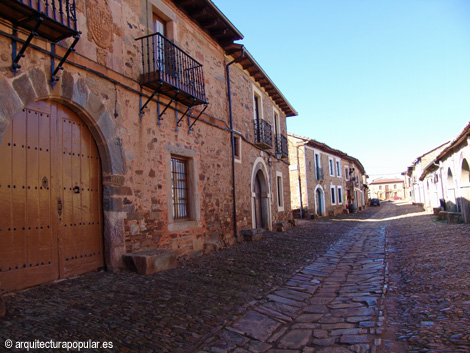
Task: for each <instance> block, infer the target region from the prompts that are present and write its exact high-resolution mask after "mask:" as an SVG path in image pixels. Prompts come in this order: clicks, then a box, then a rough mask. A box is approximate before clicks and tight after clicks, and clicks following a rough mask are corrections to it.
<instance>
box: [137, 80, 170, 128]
mask: <svg viewBox="0 0 470 353" xmlns="http://www.w3.org/2000/svg"><path fill="white" fill-rule="evenodd" d="M161 87H162V83H160V86H159V87H158V88H157V89H156V90H155V91H153V92H152V94H151V95H150V97H149V98H148V99H147V101H146V102H145V103H144V105H142V85H140V99H139V117H140V118H141V119H142V117H143V116H144V113H145V112H144V109H145V108H147V105H148V104H149V103H150V101H151V100H153V97H155V95H157V97H158V92H159V91H160V88H161ZM165 110H166V109H165ZM157 112H158V124H159V125H160V120H162V119H161V116H162V115H163V113H164V112H165V111H163V113H162V114H160V105H159V104H158V99H157Z"/></svg>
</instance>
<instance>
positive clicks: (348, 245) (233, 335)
mask: <svg viewBox="0 0 470 353" xmlns="http://www.w3.org/2000/svg"><path fill="white" fill-rule="evenodd" d="M384 205H385V206H383V207H382V208H381V209H380V210H379V211H378V212H376V213H374V214H373V215H371V217H370V218H368V219H364V220H362V221H363V222H357V220H355V221H356V222H357V223H358V224H356V225H355V226H354V228H353V229H351V230H350V231H348V232H347V233H345V234H344V235H343V237H342V238H341V239H340V240H339V241H338V242H336V243H335V244H334V245H333V246H332V247H331V248H330V249H329V250H328V251H327V252H325V253H324V254H323V255H322V256H320V257H319V258H317V259H316V260H315V261H314V262H313V263H311V264H309V265H308V266H306V267H304V268H303V269H302V270H300V271H299V272H298V273H297V274H296V275H295V276H293V277H292V278H291V279H290V280H289V281H288V282H286V283H285V284H284V285H283V286H281V287H279V288H278V289H276V290H275V291H273V292H272V293H270V294H268V295H267V296H266V297H264V298H263V299H262V300H260V301H258V302H257V303H255V304H254V305H252V306H251V307H249V308H248V311H247V312H246V313H245V314H244V315H243V316H242V317H241V318H237V319H236V320H235V321H233V322H232V323H230V324H229V325H227V326H225V327H224V328H223V329H222V330H220V331H219V332H218V333H217V335H214V336H212V337H210V338H209V339H208V340H207V341H206V342H205V343H204V344H203V345H202V346H201V347H199V349H198V350H195V351H197V352H199V353H203V352H233V353H249V352H266V351H267V352H268V353H301V352H302V353H311V352H324V353H327V352H338V353H341V352H375V350H376V346H378V345H380V344H381V338H380V334H381V333H382V330H383V328H382V326H383V322H384V315H383V309H384V296H385V294H386V289H387V268H386V259H385V250H386V249H385V244H386V242H385V231H386V229H387V227H388V226H389V225H390V222H389V221H387V220H384V219H385V218H387V217H391V216H393V215H394V214H395V212H396V207H395V206H392V205H391V204H384ZM336 221H337V222H341V223H347V222H348V221H350V220H349V219H339V220H336ZM356 222H355V223H356ZM332 227H335V225H332Z"/></svg>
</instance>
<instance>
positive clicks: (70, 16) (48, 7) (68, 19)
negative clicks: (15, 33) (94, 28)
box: [1, 0, 77, 31]
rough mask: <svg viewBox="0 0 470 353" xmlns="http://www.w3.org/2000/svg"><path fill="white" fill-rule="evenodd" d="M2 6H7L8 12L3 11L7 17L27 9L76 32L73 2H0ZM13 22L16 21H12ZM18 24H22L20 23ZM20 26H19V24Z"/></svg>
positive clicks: (39, 0) (56, 0)
mask: <svg viewBox="0 0 470 353" xmlns="http://www.w3.org/2000/svg"><path fill="white" fill-rule="evenodd" d="M1 2H3V3H4V6H9V7H10V10H8V9H5V14H6V15H7V17H8V16H9V15H10V14H11V13H12V12H13V11H18V9H20V8H21V7H23V8H29V9H30V10H33V11H34V12H37V13H40V14H41V15H45V16H46V17H47V18H49V19H53V20H54V21H56V22H58V23H60V24H61V25H63V26H66V27H68V28H70V29H73V30H74V31H77V13H76V7H75V0H2V1H1ZM13 20H14V21H15V20H17V19H15V18H14V19H13ZM20 22H24V20H23V21H20ZM20 25H21V24H20Z"/></svg>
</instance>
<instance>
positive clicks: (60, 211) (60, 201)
mask: <svg viewBox="0 0 470 353" xmlns="http://www.w3.org/2000/svg"><path fill="white" fill-rule="evenodd" d="M57 213H58V214H59V216H61V215H62V200H61V199H58V200H57Z"/></svg>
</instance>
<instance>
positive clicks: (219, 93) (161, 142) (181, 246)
mask: <svg viewBox="0 0 470 353" xmlns="http://www.w3.org/2000/svg"><path fill="white" fill-rule="evenodd" d="M77 3H78V21H79V30H80V31H82V34H81V39H80V41H79V42H78V45H77V47H76V49H77V50H76V52H75V53H73V54H72V55H71V56H70V57H69V61H70V63H66V64H65V65H64V70H63V71H61V72H60V73H59V76H60V80H59V81H58V83H57V85H56V86H55V88H52V87H51V86H50V85H49V84H48V83H47V81H48V80H49V76H50V56H49V55H48V52H49V51H50V48H51V45H50V44H49V43H46V42H45V41H43V40H41V39H33V41H32V43H33V44H34V45H35V46H37V48H34V47H31V48H28V49H27V51H26V57H25V58H23V59H21V62H20V64H21V65H22V67H21V70H20V72H18V73H17V74H16V76H14V75H13V73H12V72H11V71H10V70H9V69H8V67H9V66H10V65H11V39H10V38H8V37H6V36H3V35H0V53H2V54H0V64H1V67H2V70H1V71H0V93H1V95H2V97H9V100H8V102H7V103H6V104H5V105H4V106H3V107H2V108H1V109H0V142H1V137H2V136H3V132H4V130H5V128H6V126H8V124H9V122H10V120H11V119H12V118H13V116H14V115H15V114H16V112H18V111H19V110H20V109H22V108H23V107H24V106H26V105H27V104H29V103H31V102H34V101H35V100H40V99H54V100H57V101H59V102H61V103H62V104H64V105H67V106H68V107H70V108H71V109H73V110H74V111H75V112H76V113H77V114H78V115H79V116H80V117H81V118H82V120H83V121H84V122H85V123H86V124H87V125H88V127H89V129H90V131H91V133H92V135H93V136H94V138H95V140H96V142H97V145H98V149H99V151H100V156H101V159H102V169H103V184H104V185H103V213H104V220H105V226H104V230H103V232H104V239H105V248H106V249H107V250H106V251H107V255H106V260H107V264H108V266H109V267H117V266H122V264H123V263H122V254H124V253H126V252H137V251H140V250H145V249H172V250H178V251H179V254H180V255H184V254H200V253H202V251H203V250H204V244H206V243H218V244H219V245H220V246H223V245H230V244H233V242H234V241H235V238H234V229H233V213H232V212H233V211H232V174H231V158H232V157H231V145H230V141H231V140H230V131H229V110H228V99H227V83H226V73H225V65H226V64H227V63H228V62H229V61H231V60H232V59H233V58H230V57H225V55H224V52H223V50H222V48H221V47H220V46H219V45H218V44H217V43H216V42H215V41H214V40H213V39H211V38H210V37H209V36H208V35H207V34H206V33H205V32H203V31H202V30H201V29H200V28H199V27H198V26H197V25H195V24H194V23H193V22H191V21H190V20H189V19H188V18H186V17H185V15H184V14H183V13H182V12H180V11H179V10H178V9H177V8H176V7H175V6H174V5H173V3H172V2H170V1H167V0H165V1H157V0H155V1H154V4H155V5H154V6H155V7H157V5H158V6H159V9H161V10H162V11H164V12H165V13H166V15H167V16H168V17H169V18H170V19H171V21H172V35H173V39H174V41H175V43H176V44H177V45H178V46H179V47H181V48H182V49H183V50H185V51H187V52H188V54H189V55H191V56H193V57H194V58H195V59H196V60H198V61H199V62H201V63H202V64H203V65H204V66H203V70H204V77H205V89H206V96H207V98H208V101H209V103H210V104H209V107H208V109H207V110H206V112H205V114H203V115H202V116H201V119H200V120H199V121H198V122H196V124H195V125H194V130H193V131H191V132H190V131H189V130H188V125H189V123H188V117H185V118H184V119H183V120H182V121H181V124H180V125H181V126H177V125H176V119H177V118H176V115H175V105H174V103H173V105H172V106H171V108H169V109H168V110H167V111H166V113H165V114H164V115H163V116H162V118H163V120H161V121H160V124H159V122H158V119H157V104H156V103H155V102H150V103H149V104H148V107H147V109H146V110H145V113H144V115H143V116H142V118H140V117H139V99H140V96H139V92H140V90H141V87H140V85H139V81H138V80H139V76H140V73H141V71H142V68H141V66H142V64H141V48H140V46H139V42H138V41H135V40H134V38H136V37H138V36H142V35H146V34H148V33H150V32H151V31H149V30H148V23H150V22H151V20H149V18H148V16H147V13H146V8H144V7H143V4H144V3H145V2H141V1H128V0H126V1H116V0H109V1H106V2H105V1H101V0H87V1H78V2H77ZM149 3H152V1H149ZM149 6H152V5H149ZM91 8H93V9H94V10H95V11H98V10H99V11H101V14H102V16H101V17H100V18H101V22H100V21H98V20H97V17H96V16H91V15H90V13H88V14H87V11H90V9H91ZM103 14H104V15H103ZM93 21H94V22H93ZM104 25H105V26H104ZM0 27H1V28H0V29H1V30H2V31H4V32H11V28H9V27H8V26H4V25H3V24H0ZM21 37H22V38H24V35H21ZM70 42H71V39H67V40H65V41H64V43H63V44H69V43H70ZM38 49H39V50H38ZM56 52H57V53H58V54H59V55H63V53H64V52H65V49H64V48H62V47H60V46H56ZM231 70H232V71H231V75H232V93H233V97H232V98H233V112H234V114H233V116H234V124H235V125H234V126H235V130H236V131H239V132H240V133H241V136H242V149H241V151H242V158H241V163H236V195H237V200H236V201H237V219H238V230H242V229H247V228H252V227H253V218H252V215H253V208H252V181H253V175H252V172H253V169H254V168H255V161H258V162H259V160H257V159H258V158H261V160H262V161H264V164H265V166H266V172H267V176H268V180H267V182H268V184H269V186H270V187H269V190H270V195H269V197H270V200H271V207H270V210H269V212H270V214H271V223H272V224H274V223H276V222H281V221H286V220H288V219H289V218H290V196H289V173H288V164H287V161H286V160H281V161H278V160H276V159H275V157H274V148H273V149H271V150H270V151H268V152H266V151H265V152H262V151H261V150H260V149H259V148H257V147H255V146H254V145H253V142H254V140H253V87H254V86H256V83H255V82H254V81H253V79H252V78H251V77H250V76H249V75H248V73H247V72H245V71H243V70H242V69H241V68H240V67H238V66H236V65H232V66H231ZM260 90H261V91H262V89H260ZM143 92H144V93H145V94H146V95H149V94H150V93H151V92H150V91H149V90H147V89H145V88H144V90H143ZM262 94H263V98H262V100H263V110H264V114H263V115H264V118H265V119H266V120H269V121H270V122H271V124H272V125H273V129H274V123H273V121H272V119H273V106H274V104H273V102H272V101H271V99H270V98H269V96H268V95H266V94H265V93H264V92H263V91H262ZM142 99H143V101H144V102H145V101H146V98H145V97H143V98H142ZM157 99H158V100H159V101H160V102H161V106H160V107H161V110H163V107H164V104H166V102H168V99H167V98H166V97H164V96H160V97H157ZM199 109H201V107H200V106H198V107H196V109H194V110H193V112H192V113H193V114H196V113H197V111H198V110H199ZM177 110H178V113H177V115H178V118H179V117H181V115H182V112H183V111H185V110H186V107H185V106H183V105H182V104H178V106H177ZM279 113H280V116H281V128H282V133H283V134H284V135H287V132H286V122H285V116H284V115H283V113H282V111H279ZM193 120H194V119H191V122H192V121H193ZM273 146H274V141H273ZM172 154H176V155H181V156H185V157H187V158H189V159H190V160H191V170H192V172H191V175H190V179H191V184H192V185H193V190H192V193H191V199H192V207H193V216H192V219H191V221H189V222H175V221H172V220H171V216H170V214H169V212H170V211H171V174H170V172H169V168H170V165H169V164H170V156H171V155H172ZM269 160H271V161H269ZM276 171H280V172H282V175H283V182H284V211H282V212H278V207H277V186H276V179H275V178H276ZM272 224H270V225H269V227H271V226H272Z"/></svg>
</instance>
